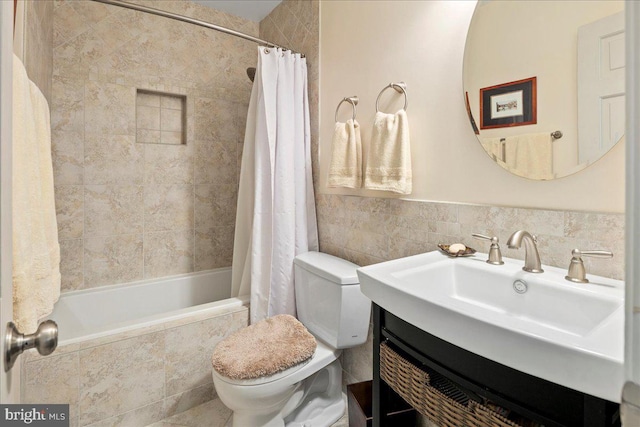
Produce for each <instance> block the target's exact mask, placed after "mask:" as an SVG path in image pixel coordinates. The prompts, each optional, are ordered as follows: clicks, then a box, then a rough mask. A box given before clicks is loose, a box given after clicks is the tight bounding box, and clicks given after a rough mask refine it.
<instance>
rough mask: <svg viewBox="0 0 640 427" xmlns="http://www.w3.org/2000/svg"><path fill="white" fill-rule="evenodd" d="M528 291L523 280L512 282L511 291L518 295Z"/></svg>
mask: <svg viewBox="0 0 640 427" xmlns="http://www.w3.org/2000/svg"><path fill="white" fill-rule="evenodd" d="M528 289H529V286H528V285H527V282H525V281H524V280H516V281H515V282H513V290H514V291H516V292H517V293H519V294H524V293H525V292H527V290H528Z"/></svg>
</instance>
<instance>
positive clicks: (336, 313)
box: [294, 252, 371, 349]
mask: <svg viewBox="0 0 640 427" xmlns="http://www.w3.org/2000/svg"><path fill="white" fill-rule="evenodd" d="M294 265H295V289H296V309H297V311H298V319H299V320H300V321H301V322H302V323H303V324H304V325H305V326H306V327H307V329H308V330H309V331H310V332H311V333H313V334H314V335H315V336H316V337H317V338H320V339H321V340H322V341H324V342H325V343H326V344H329V345H331V346H332V347H334V348H337V349H340V348H348V347H354V346H357V345H360V344H363V343H364V342H365V341H366V340H367V332H368V331H369V320H370V316H371V300H370V299H369V298H367V297H366V296H364V294H363V293H362V292H360V283H359V281H358V275H357V274H356V268H358V266H357V265H356V264H354V263H352V262H349V261H346V260H344V259H342V258H338V257H335V256H333V255H329V254H325V253H322V252H307V253H304V254H301V255H298V256H297V257H296V258H295V260H294Z"/></svg>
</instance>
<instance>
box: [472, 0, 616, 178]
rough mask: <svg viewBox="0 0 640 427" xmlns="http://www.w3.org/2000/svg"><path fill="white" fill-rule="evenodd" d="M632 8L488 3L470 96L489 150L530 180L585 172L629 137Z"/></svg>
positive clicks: (478, 29) (476, 17)
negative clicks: (627, 14) (627, 23)
mask: <svg viewBox="0 0 640 427" xmlns="http://www.w3.org/2000/svg"><path fill="white" fill-rule="evenodd" d="M624 75H625V52H624V2H623V1H522V0H510V1H491V0H480V1H479V2H478V4H477V6H476V10H475V12H474V14H473V18H472V20H471V25H470V28H469V34H468V36H467V44H466V47H465V52H464V72H463V79H464V81H463V84H464V92H465V93H464V100H465V102H466V107H467V112H468V113H469V121H470V123H471V126H472V127H473V129H474V132H475V133H476V135H477V137H478V140H479V142H480V144H482V147H483V148H484V149H485V151H486V152H487V154H488V155H489V156H491V158H493V159H494V160H495V162H496V163H497V164H499V165H500V166H502V167H503V168H505V169H507V170H508V171H510V172H512V173H513V174H516V175H518V176H522V177H525V178H530V179H539V180H549V179H554V178H561V177H563V176H567V175H570V174H572V173H575V172H578V171H580V170H582V169H584V168H586V167H587V166H589V165H590V164H592V163H594V162H595V161H597V160H598V159H599V158H600V157H602V156H603V155H605V154H606V153H607V152H608V151H609V150H610V149H611V148H612V147H613V146H614V145H615V144H616V143H617V142H618V141H620V140H621V139H622V138H623V136H624V127H625V119H624V116H625V107H624V104H625V100H624V92H625V88H624Z"/></svg>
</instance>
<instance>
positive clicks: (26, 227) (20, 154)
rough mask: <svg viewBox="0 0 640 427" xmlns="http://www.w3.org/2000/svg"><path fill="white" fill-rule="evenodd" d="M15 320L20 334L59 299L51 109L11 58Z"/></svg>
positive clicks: (30, 330)
mask: <svg viewBox="0 0 640 427" xmlns="http://www.w3.org/2000/svg"><path fill="white" fill-rule="evenodd" d="M12 191H13V195H12V205H13V206H12V207H13V318H14V321H15V323H16V325H17V326H18V328H19V329H20V330H21V332H23V333H32V332H35V330H36V328H37V326H38V320H39V319H40V318H42V317H44V316H46V315H47V314H49V313H51V311H52V310H53V304H54V303H55V302H56V301H57V300H58V298H59V296H60V246H59V244H58V226H57V222H56V211H55V201H54V193H53V165H52V161H51V126H50V118H49V106H48V105H47V101H46V99H45V98H44V95H42V92H40V90H39V89H38V87H37V86H36V85H35V84H34V83H33V82H31V81H30V80H29V78H28V77H27V72H26V70H25V68H24V65H22V63H21V62H20V60H19V59H18V57H17V56H15V55H14V56H13V184H12Z"/></svg>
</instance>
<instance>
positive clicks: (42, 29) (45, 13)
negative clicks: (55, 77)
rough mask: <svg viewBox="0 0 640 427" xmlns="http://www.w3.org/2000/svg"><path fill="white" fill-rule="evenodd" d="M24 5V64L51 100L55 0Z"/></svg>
mask: <svg viewBox="0 0 640 427" xmlns="http://www.w3.org/2000/svg"><path fill="white" fill-rule="evenodd" d="M24 7H25V23H24V24H25V25H24V46H23V49H24V51H23V54H24V56H23V57H24V66H25V68H26V70H27V75H28V76H29V78H30V79H31V80H32V81H33V82H34V83H35V84H36V85H37V86H38V88H39V89H40V90H41V91H42V93H43V94H44V96H45V98H47V101H49V102H51V75H52V68H53V48H52V39H53V2H50V1H37V0H29V1H26V2H25V3H24Z"/></svg>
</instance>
